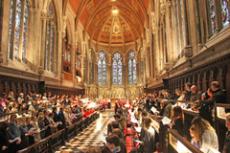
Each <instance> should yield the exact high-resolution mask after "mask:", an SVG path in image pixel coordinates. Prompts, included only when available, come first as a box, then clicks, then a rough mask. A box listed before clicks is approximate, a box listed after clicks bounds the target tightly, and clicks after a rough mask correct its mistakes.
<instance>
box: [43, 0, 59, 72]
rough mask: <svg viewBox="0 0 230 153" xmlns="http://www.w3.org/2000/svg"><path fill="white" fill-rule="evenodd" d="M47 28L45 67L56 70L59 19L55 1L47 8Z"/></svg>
mask: <svg viewBox="0 0 230 153" xmlns="http://www.w3.org/2000/svg"><path fill="white" fill-rule="evenodd" d="M45 28H46V29H45V40H44V41H45V42H44V43H43V44H45V46H44V55H45V57H44V59H45V61H44V69H45V70H47V71H51V72H54V71H55V70H56V69H55V62H56V45H57V21H56V13H55V8H54V4H53V2H51V3H50V5H49V7H48V10H47V17H46V27H45Z"/></svg>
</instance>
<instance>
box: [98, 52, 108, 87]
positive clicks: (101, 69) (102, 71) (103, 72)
mask: <svg viewBox="0 0 230 153" xmlns="http://www.w3.org/2000/svg"><path fill="white" fill-rule="evenodd" d="M106 81H107V66H106V55H105V53H104V52H103V51H101V52H99V54H98V84H99V85H104V84H106Z"/></svg>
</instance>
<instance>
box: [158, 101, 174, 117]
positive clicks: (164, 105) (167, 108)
mask: <svg viewBox="0 0 230 153" xmlns="http://www.w3.org/2000/svg"><path fill="white" fill-rule="evenodd" d="M171 110H172V104H171V103H170V102H169V101H168V99H162V100H161V112H160V115H161V116H166V117H168V118H170V117H171Z"/></svg>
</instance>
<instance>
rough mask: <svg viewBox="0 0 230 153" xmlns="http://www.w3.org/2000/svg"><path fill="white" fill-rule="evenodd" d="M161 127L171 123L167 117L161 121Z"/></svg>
mask: <svg viewBox="0 0 230 153" xmlns="http://www.w3.org/2000/svg"><path fill="white" fill-rule="evenodd" d="M161 121H162V123H163V125H169V124H170V123H171V119H170V118H168V117H166V116H165V117H163V119H162V120H161Z"/></svg>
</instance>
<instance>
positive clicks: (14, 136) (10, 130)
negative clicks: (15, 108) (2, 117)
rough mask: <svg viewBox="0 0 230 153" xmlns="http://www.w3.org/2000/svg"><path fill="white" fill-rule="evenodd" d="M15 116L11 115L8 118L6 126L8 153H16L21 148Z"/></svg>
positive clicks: (19, 132) (19, 133)
mask: <svg viewBox="0 0 230 153" xmlns="http://www.w3.org/2000/svg"><path fill="white" fill-rule="evenodd" d="M16 118H17V116H16V115H11V116H10V123H9V124H8V127H7V129H6V133H7V137H8V142H9V147H8V151H9V153H16V152H17V151H18V150H19V149H20V146H21V142H22V140H21V131H20V129H19V127H18V126H17V121H16Z"/></svg>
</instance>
